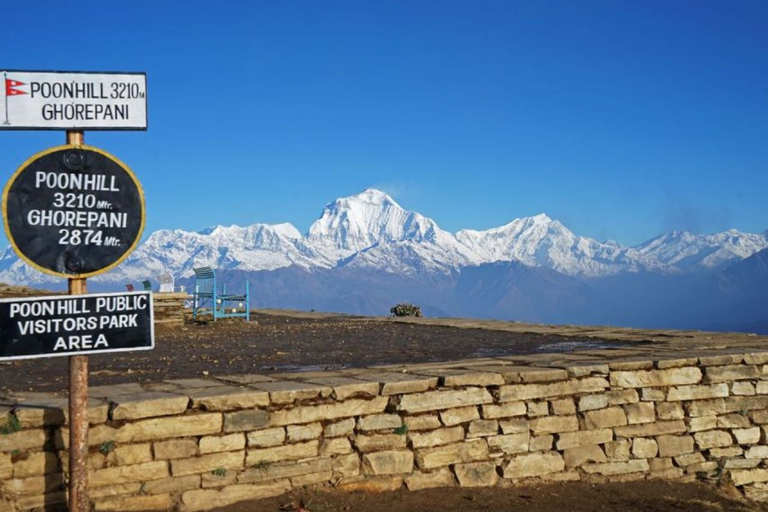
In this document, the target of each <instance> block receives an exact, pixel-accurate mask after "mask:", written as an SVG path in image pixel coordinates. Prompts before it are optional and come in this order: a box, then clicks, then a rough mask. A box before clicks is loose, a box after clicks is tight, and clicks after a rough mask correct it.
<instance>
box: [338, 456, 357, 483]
mask: <svg viewBox="0 0 768 512" xmlns="http://www.w3.org/2000/svg"><path fill="white" fill-rule="evenodd" d="M331 469H332V470H333V475H334V478H347V477H350V476H357V475H359V474H360V456H359V455H358V454H356V453H350V454H349V455H341V456H336V457H334V458H333V459H331Z"/></svg>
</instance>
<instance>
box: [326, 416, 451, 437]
mask: <svg viewBox="0 0 768 512" xmlns="http://www.w3.org/2000/svg"><path fill="white" fill-rule="evenodd" d="M438 426H440V424H439V422H438ZM409 428H410V427H409ZM411 430H415V429H411ZM354 431H355V419H354V418H347V419H344V420H341V421H336V422H334V423H329V424H328V425H326V426H325V430H324V431H323V435H324V436H325V437H341V436H348V435H351V434H352V433H353V432H354Z"/></svg>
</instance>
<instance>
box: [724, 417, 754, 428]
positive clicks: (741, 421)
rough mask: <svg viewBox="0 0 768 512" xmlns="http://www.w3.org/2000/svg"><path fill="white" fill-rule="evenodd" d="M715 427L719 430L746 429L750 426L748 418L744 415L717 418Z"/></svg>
mask: <svg viewBox="0 0 768 512" xmlns="http://www.w3.org/2000/svg"><path fill="white" fill-rule="evenodd" d="M717 426H718V427H719V428H748V427H751V426H752V423H750V422H749V417H747V415H746V414H725V415H723V416H718V418H717Z"/></svg>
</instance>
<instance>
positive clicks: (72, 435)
mask: <svg viewBox="0 0 768 512" xmlns="http://www.w3.org/2000/svg"><path fill="white" fill-rule="evenodd" d="M84 139H85V135H84V134H83V132H82V131H68V132H67V139H66V143H67V144H73V145H76V146H82V145H83V144H84V143H85V140H84ZM68 288H69V294H70V295H85V294H86V293H88V287H87V284H86V280H85V278H82V279H80V278H74V279H72V278H70V279H69V286H68ZM89 503H90V502H89V500H88V356H69V510H70V512H88V509H89V508H90V507H89Z"/></svg>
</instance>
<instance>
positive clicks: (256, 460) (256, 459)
mask: <svg viewBox="0 0 768 512" xmlns="http://www.w3.org/2000/svg"><path fill="white" fill-rule="evenodd" d="M319 449H320V443H319V441H308V442H306V443H297V444H288V445H285V446H275V447H273V448H259V449H249V450H248V452H247V455H246V458H245V465H246V466H248V467H252V466H256V465H259V464H268V463H270V462H280V461H288V460H299V459H308V458H310V457H317V455H318V452H319Z"/></svg>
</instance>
